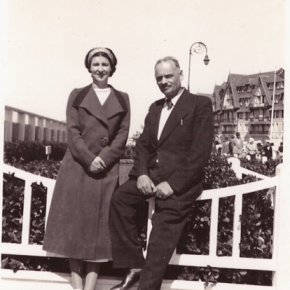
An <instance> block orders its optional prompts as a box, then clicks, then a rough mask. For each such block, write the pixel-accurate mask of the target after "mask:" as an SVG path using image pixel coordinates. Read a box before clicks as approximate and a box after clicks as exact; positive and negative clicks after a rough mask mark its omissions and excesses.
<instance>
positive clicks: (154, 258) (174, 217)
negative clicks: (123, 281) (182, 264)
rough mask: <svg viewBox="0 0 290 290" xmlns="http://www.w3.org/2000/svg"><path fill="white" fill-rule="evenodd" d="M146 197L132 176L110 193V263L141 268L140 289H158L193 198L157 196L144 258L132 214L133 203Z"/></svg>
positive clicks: (123, 266)
mask: <svg viewBox="0 0 290 290" xmlns="http://www.w3.org/2000/svg"><path fill="white" fill-rule="evenodd" d="M152 180H153V181H154V182H155V184H158V183H159V182H157V183H156V180H154V179H153V178H152ZM146 199H148V196H145V195H143V194H142V193H139V191H138V189H137V181H136V180H134V179H129V180H128V181H127V182H125V183H124V184H123V185H121V186H120V187H119V188H118V189H117V190H116V191H115V193H114V194H113V197H112V201H111V213H110V228H111V239H112V246H113V263H114V267H116V268H142V272H141V278H140V283H139V289H142V290H143V289H144V290H145V289H146V290H158V289H160V287H161V283H162V279H163V276H164V273H165V270H166V267H167V265H168V263H169V261H170V258H171V256H172V254H173V252H174V249H175V248H176V246H177V243H178V241H179V238H180V235H181V232H182V230H183V228H184V226H185V223H186V220H187V217H188V215H189V213H190V211H191V208H192V204H193V200H192V201H190V202H189V201H179V200H178V198H177V197H176V196H171V197H169V198H167V199H165V200H161V199H158V198H156V202H155V213H154V215H153V218H152V225H153V228H152V231H151V234H150V238H149V245H148V250H147V257H146V260H144V258H143V253H142V248H141V244H140V243H139V242H138V233H137V227H136V224H135V221H134V216H135V213H136V209H135V205H137V204H138V203H140V202H142V201H144V200H146Z"/></svg>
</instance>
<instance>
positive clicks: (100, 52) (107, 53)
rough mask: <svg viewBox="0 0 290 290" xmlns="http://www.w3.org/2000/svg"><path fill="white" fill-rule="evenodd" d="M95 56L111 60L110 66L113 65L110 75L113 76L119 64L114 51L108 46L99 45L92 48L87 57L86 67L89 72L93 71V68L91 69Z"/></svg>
mask: <svg viewBox="0 0 290 290" xmlns="http://www.w3.org/2000/svg"><path fill="white" fill-rule="evenodd" d="M95 56H103V57H105V58H106V59H107V60H108V61H109V63H110V66H111V73H110V76H112V75H113V73H114V72H115V71H116V65H117V58H116V56H115V54H114V52H113V51H112V50H111V49H109V48H107V47H97V48H93V49H91V50H90V51H89V52H88V53H87V55H86V57H85V67H86V68H87V70H88V71H89V72H91V69H90V68H91V62H92V59H93V57H95Z"/></svg>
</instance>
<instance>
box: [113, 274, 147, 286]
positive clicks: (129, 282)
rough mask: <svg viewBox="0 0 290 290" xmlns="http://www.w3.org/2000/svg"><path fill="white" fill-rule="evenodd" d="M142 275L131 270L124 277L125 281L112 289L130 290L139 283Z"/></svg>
mask: <svg viewBox="0 0 290 290" xmlns="http://www.w3.org/2000/svg"><path fill="white" fill-rule="evenodd" d="M140 273H141V271H138V272H134V271H132V270H130V271H129V272H128V274H127V275H126V276H125V277H124V279H123V281H122V282H121V283H120V284H118V285H116V286H114V287H113V288H111V290H128V289H130V288H131V287H133V286H134V284H135V283H136V282H138V281H139V279H140Z"/></svg>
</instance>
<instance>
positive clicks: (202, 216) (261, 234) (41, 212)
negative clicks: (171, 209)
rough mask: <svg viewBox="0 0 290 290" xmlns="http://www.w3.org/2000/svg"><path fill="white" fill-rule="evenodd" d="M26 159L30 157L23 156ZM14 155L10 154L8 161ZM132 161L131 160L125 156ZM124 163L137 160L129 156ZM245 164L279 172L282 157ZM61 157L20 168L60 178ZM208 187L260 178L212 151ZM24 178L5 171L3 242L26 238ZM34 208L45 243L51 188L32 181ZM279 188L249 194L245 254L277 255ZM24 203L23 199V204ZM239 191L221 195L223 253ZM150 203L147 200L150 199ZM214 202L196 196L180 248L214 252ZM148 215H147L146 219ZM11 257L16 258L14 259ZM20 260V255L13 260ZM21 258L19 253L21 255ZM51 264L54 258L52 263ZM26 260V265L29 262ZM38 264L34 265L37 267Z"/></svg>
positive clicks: (189, 274)
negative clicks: (236, 170)
mask: <svg viewBox="0 0 290 290" xmlns="http://www.w3.org/2000/svg"><path fill="white" fill-rule="evenodd" d="M134 150H135V149H134V148H133V146H131V145H129V146H127V148H126V152H125V153H124V156H123V158H129V157H131V156H133V155H134V154H135V153H134ZM23 159H24V158H23ZM7 160H8V159H6V161H7ZM125 160H130V159H125ZM123 162H124V163H127V162H131V161H123ZM241 162H242V166H243V167H245V168H247V169H249V170H252V171H255V172H258V173H261V174H264V175H268V176H273V174H274V172H275V167H276V165H277V164H278V163H279V162H280V161H276V160H271V161H269V162H268V164H262V162H259V161H254V162H252V161H251V162H249V161H247V160H246V159H242V160H241ZM60 164H61V162H58V161H53V160H42V161H40V162H39V161H31V162H25V160H22V159H21V160H19V159H18V161H16V160H14V161H13V165H14V166H15V167H18V168H21V169H23V170H26V171H29V172H32V173H34V174H38V175H42V176H45V177H49V178H53V179H55V178H56V176H57V172H58V170H59V167H60ZM204 176H205V178H204V188H205V189H215V188H223V187H228V186H235V185H238V184H245V183H249V182H254V181H256V180H257V179H256V178H255V177H254V176H249V175H248V176H244V177H243V178H242V179H238V178H237V177H236V175H235V173H234V171H233V170H232V168H231V165H230V164H229V163H228V162H227V160H226V159H225V158H224V157H220V156H217V155H214V154H213V155H212V156H211V158H210V160H209V163H208V165H207V166H206V168H205V171H204ZM23 186H24V183H23V181H19V180H17V179H16V178H15V177H14V176H13V174H12V175H8V174H4V190H3V233H2V241H3V242H13V243H17V242H18V243H19V242H20V238H21V222H22V215H23ZM32 191H33V198H32V213H31V218H32V219H31V232H30V243H37V244H42V240H43V231H44V216H45V204H46V189H45V188H44V187H43V186H42V185H41V184H40V185H37V184H32ZM272 194H273V189H269V190H262V191H259V192H254V193H249V194H246V195H244V198H243V208H242V215H241V224H242V228H241V233H242V238H241V244H240V253H241V257H253V258H255V257H259V258H271V236H272V232H273V208H272V203H271V196H272ZM21 202H22V203H21ZM234 202H235V200H234V196H230V197H227V198H222V199H220V202H219V213H218V237H217V239H218V245H217V249H216V250H217V255H218V256H231V255H232V233H233V216H234ZM146 206H147V204H146ZM138 212H140V213H141V215H140V217H139V220H138V225H139V226H138V229H139V241H140V242H141V243H142V244H143V245H145V244H146V232H147V229H146V220H147V219H146V214H145V213H146V212H147V209H146V208H145V207H144V208H141V209H140V210H138ZM210 214H211V202H210V201H207V200H205V201H196V202H195V203H194V205H193V208H192V213H191V215H190V216H189V218H188V221H187V224H186V227H185V230H184V232H183V234H182V237H181V239H180V243H179V245H178V247H177V251H178V252H179V253H189V254H195V255H196V254H197V255H207V254H208V253H209V230H210ZM144 217H145V218H144ZM5 259H6V258H5ZM9 259H10V260H9ZM9 259H8V262H7V260H5V261H6V262H7V263H6V264H5V267H6V268H7V267H8V268H11V269H14V270H15V269H22V268H23V267H24V268H25V267H27V268H29V267H30V266H27V265H26V264H25V263H26V262H25V261H26V260H19V263H18V262H17V260H16V259H14V258H9ZM13 259H14V260H13ZM17 259H18V258H17ZM45 263H48V266H47V267H46V266H45V265H46V264H45ZM45 263H44V264H43V266H41V269H43V270H51V266H50V262H45ZM24 265H25V266H24ZM31 267H32V266H31ZM179 279H184V280H196V279H197V280H198V279H201V280H203V281H204V282H205V283H206V284H208V283H213V284H215V283H216V282H217V281H225V282H229V283H254V282H255V281H256V283H258V284H259V283H260V284H261V285H268V284H269V283H270V284H271V273H269V272H260V273H257V271H256V272H255V271H245V270H232V269H212V268H211V267H210V266H208V267H197V268H193V267H183V268H182V270H181V273H180V275H179Z"/></svg>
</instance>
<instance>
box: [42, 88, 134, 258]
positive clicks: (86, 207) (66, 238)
mask: <svg viewBox="0 0 290 290" xmlns="http://www.w3.org/2000/svg"><path fill="white" fill-rule="evenodd" d="M129 124H130V105H129V98H128V95H127V94H125V93H122V92H119V91H117V90H115V89H113V88H111V93H110V95H109V96H108V98H107V100H106V101H105V103H104V104H103V105H101V104H100V102H99V100H98V98H97V96H96V94H95V91H94V90H93V88H92V85H90V86H88V87H86V88H83V89H75V90H73V91H72V93H71V94H70V97H69V100H68V105H67V131H68V150H67V151H66V154H65V156H64V159H63V161H62V165H61V168H60V171H59V174H58V177H57V181H56V186H55V189H54V194H53V198H52V203H51V207H50V213H49V217H48V223H47V227H46V232H45V238H44V245H43V249H44V250H46V251H49V252H52V253H56V254H60V255H63V256H67V257H71V258H77V259H89V260H100V259H111V258H112V254H111V241H110V233H109V229H108V219H109V207H110V200H111V196H112V194H113V191H114V190H115V188H116V186H117V184H118V174H119V158H120V156H121V155H122V154H123V153H124V148H125V145H126V141H127V137H128V131H129ZM96 156H100V157H101V158H102V159H103V160H104V162H105V163H106V165H107V168H106V170H105V172H103V173H98V174H92V173H90V172H89V171H88V168H89V166H90V164H91V162H92V161H93V160H94V158H95V157H96Z"/></svg>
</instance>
